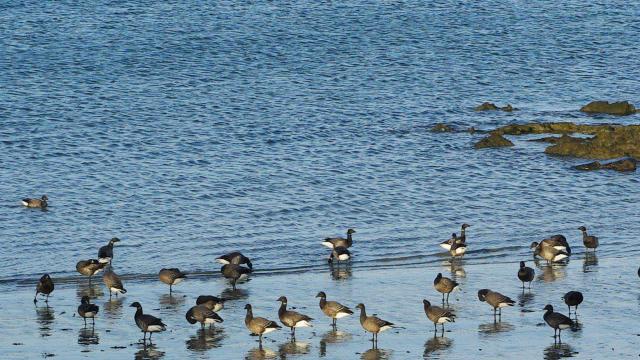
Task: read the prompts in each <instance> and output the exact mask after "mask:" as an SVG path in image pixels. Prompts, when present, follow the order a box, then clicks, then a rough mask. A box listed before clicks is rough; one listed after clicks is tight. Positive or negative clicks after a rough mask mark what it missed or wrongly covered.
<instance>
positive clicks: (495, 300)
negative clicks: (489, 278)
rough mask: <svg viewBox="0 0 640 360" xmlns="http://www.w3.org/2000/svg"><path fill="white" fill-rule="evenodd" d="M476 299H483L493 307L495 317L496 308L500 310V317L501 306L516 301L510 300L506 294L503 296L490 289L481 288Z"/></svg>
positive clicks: (511, 304) (500, 314)
mask: <svg viewBox="0 0 640 360" xmlns="http://www.w3.org/2000/svg"><path fill="white" fill-rule="evenodd" d="M478 299H479V300H480V301H484V302H486V303H487V304H489V305H491V306H492V307H493V317H494V318H495V317H496V310H498V309H499V310H500V312H499V316H500V317H502V308H503V307H507V306H513V304H515V303H516V302H515V301H513V300H511V298H509V297H508V296H504V295H502V294H500V293H499V292H495V291H491V290H489V289H481V290H479V291H478Z"/></svg>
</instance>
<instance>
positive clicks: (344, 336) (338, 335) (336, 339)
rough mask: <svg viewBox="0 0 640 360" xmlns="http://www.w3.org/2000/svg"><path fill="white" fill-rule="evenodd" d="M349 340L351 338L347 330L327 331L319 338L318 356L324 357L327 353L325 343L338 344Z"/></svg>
mask: <svg viewBox="0 0 640 360" xmlns="http://www.w3.org/2000/svg"><path fill="white" fill-rule="evenodd" d="M349 340H351V334H349V333H348V332H345V331H340V330H335V329H334V330H331V331H327V332H326V333H324V335H322V337H321V338H320V356H321V357H324V356H326V355H327V344H338V343H341V342H345V341H349Z"/></svg>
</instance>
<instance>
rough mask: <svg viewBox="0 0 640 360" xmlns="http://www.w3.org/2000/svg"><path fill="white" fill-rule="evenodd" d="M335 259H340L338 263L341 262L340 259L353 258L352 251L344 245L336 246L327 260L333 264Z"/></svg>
mask: <svg viewBox="0 0 640 360" xmlns="http://www.w3.org/2000/svg"><path fill="white" fill-rule="evenodd" d="M333 259H336V260H338V264H340V261H347V260H349V259H351V253H350V252H349V250H347V248H346V247H344V246H336V247H335V248H333V250H331V255H329V259H328V260H327V262H329V264H332V263H333Z"/></svg>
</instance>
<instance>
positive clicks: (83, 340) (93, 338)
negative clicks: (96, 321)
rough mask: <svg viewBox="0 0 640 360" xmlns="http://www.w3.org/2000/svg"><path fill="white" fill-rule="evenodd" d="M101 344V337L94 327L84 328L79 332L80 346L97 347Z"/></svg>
mask: <svg viewBox="0 0 640 360" xmlns="http://www.w3.org/2000/svg"><path fill="white" fill-rule="evenodd" d="M99 343H100V336H99V335H98V333H97V332H96V331H95V328H94V327H93V326H92V327H83V328H81V329H80V330H79V331H78V344H79V345H97V344H99Z"/></svg>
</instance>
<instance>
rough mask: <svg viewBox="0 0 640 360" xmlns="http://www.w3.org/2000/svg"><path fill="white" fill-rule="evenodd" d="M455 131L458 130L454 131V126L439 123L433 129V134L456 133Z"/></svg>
mask: <svg viewBox="0 0 640 360" xmlns="http://www.w3.org/2000/svg"><path fill="white" fill-rule="evenodd" d="M454 131H456V129H454V128H453V126H451V125H447V124H443V123H437V124H435V125H433V127H432V128H431V132H454Z"/></svg>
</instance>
